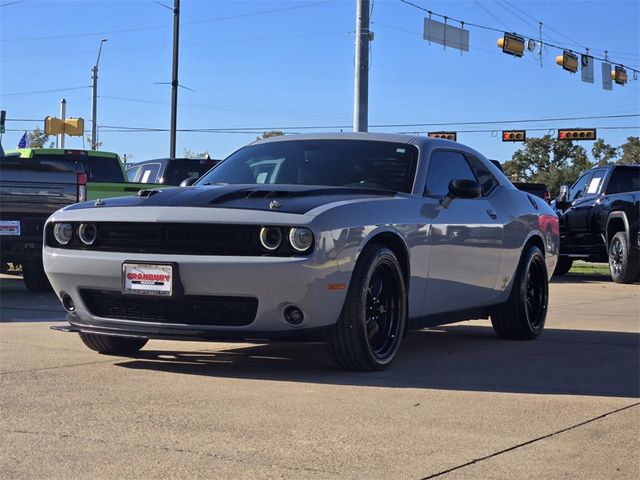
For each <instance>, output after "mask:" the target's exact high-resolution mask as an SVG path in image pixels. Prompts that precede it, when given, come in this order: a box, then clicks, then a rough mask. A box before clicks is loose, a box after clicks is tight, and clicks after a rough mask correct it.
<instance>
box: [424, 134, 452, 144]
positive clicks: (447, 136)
mask: <svg viewBox="0 0 640 480" xmlns="http://www.w3.org/2000/svg"><path fill="white" fill-rule="evenodd" d="M427 135H428V136H429V137H431V138H444V139H445V140H453V141H454V142H455V141H456V140H457V139H458V133H457V132H429V133H428V134H427Z"/></svg>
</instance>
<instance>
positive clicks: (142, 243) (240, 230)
mask: <svg viewBox="0 0 640 480" xmlns="http://www.w3.org/2000/svg"><path fill="white" fill-rule="evenodd" d="M79 224H80V223H74V224H73V225H74V230H77V228H78V225H79ZM95 225H96V228H97V238H96V240H95V242H94V243H93V244H92V245H85V244H83V243H82V242H80V240H79V239H78V236H77V235H74V237H73V239H72V240H71V242H69V244H68V245H59V244H58V243H57V242H56V241H55V240H54V238H53V225H52V224H49V226H48V228H47V232H46V238H47V245H49V246H52V247H56V248H69V249H74V250H97V251H102V252H123V253H144V254H147V253H150V254H154V253H157V254H161V255H227V256H231V255H234V256H262V255H270V256H280V257H292V256H303V255H305V254H302V253H299V252H296V251H294V250H293V249H292V248H291V247H290V246H289V244H288V242H286V241H283V242H282V245H281V246H280V248H278V249H277V250H275V251H273V252H266V251H265V250H263V249H261V248H260V242H259V239H258V236H259V233H260V228H261V226H260V225H225V224H210V223H209V224H207V223H155V222H154V223H151V222H99V223H96V224H95ZM282 232H283V238H287V237H286V235H287V233H288V230H286V229H285V228H284V227H283V228H282Z"/></svg>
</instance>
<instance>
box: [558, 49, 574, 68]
mask: <svg viewBox="0 0 640 480" xmlns="http://www.w3.org/2000/svg"><path fill="white" fill-rule="evenodd" d="M556 63H557V64H558V65H560V66H561V67H562V68H564V69H565V70H566V71H568V72H571V73H576V72H577V71H578V56H577V55H576V54H575V53H572V52H570V51H568V50H564V51H563V52H562V55H558V56H557V57H556Z"/></svg>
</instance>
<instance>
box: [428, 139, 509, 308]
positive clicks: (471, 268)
mask: <svg viewBox="0 0 640 480" xmlns="http://www.w3.org/2000/svg"><path fill="white" fill-rule="evenodd" d="M470 161H471V162H472V163H471V164H470ZM475 162H479V165H480V166H481V164H482V162H480V160H477V159H473V158H468V157H466V156H465V154H464V153H463V152H460V151H456V150H436V151H434V152H433V153H432V154H431V158H430V160H429V166H428V171H427V180H426V185H425V193H424V201H425V208H424V209H423V212H425V213H426V215H427V216H428V217H430V218H429V220H430V221H431V228H430V231H429V235H428V237H427V243H428V245H429V256H428V258H429V260H428V262H429V265H428V278H427V289H426V295H425V300H424V303H423V314H424V315H433V314H437V313H443V312H450V311H457V310H465V309H469V308H474V307H478V306H484V305H489V304H491V303H492V302H493V300H494V299H495V297H496V296H497V295H498V291H497V290H496V281H497V275H498V264H499V260H500V254H501V249H502V234H503V229H504V224H503V221H502V219H501V218H500V216H499V214H498V212H497V210H496V209H495V208H494V207H493V205H492V203H491V195H492V194H493V193H494V192H495V189H496V188H497V187H498V182H497V181H496V180H495V179H493V184H491V181H490V179H488V177H486V175H488V176H489V177H491V174H490V173H489V171H488V169H485V172H480V171H479V170H478V169H477V168H476V169H475V171H474V168H472V165H473V163H475ZM477 166H478V164H476V167H477ZM476 172H477V173H476ZM478 174H482V175H485V177H486V178H483V179H479V178H478ZM456 178H464V179H471V180H476V181H479V183H480V184H481V187H482V190H483V195H482V196H480V197H478V198H473V199H463V198H456V199H454V200H453V202H451V204H450V205H449V206H448V207H447V208H445V207H443V206H442V205H441V203H440V201H441V199H442V197H443V196H444V195H446V194H447V192H448V186H449V182H450V181H451V180H453V179H456Z"/></svg>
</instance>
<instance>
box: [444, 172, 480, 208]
mask: <svg viewBox="0 0 640 480" xmlns="http://www.w3.org/2000/svg"><path fill="white" fill-rule="evenodd" d="M480 193H481V191H480V184H479V183H478V182H476V181H475V180H467V179H464V178H455V179H453V180H451V181H450V182H449V193H447V195H446V196H445V197H444V198H443V199H442V200H441V201H440V204H441V205H442V206H443V207H444V208H448V207H449V205H451V202H453V200H454V199H455V198H477V197H479V196H480Z"/></svg>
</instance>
